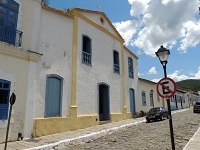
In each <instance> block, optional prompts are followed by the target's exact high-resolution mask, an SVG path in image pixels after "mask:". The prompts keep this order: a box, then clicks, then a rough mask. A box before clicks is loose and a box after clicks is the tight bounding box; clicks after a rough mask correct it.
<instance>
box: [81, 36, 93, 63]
mask: <svg viewBox="0 0 200 150" xmlns="http://www.w3.org/2000/svg"><path fill="white" fill-rule="evenodd" d="M82 48H83V50H82V51H83V55H82V62H83V63H84V64H89V65H90V64H91V63H92V50H91V39H90V38H89V37H88V36H86V35H83V47H82Z"/></svg>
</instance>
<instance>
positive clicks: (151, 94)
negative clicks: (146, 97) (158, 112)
mask: <svg viewBox="0 0 200 150" xmlns="http://www.w3.org/2000/svg"><path fill="white" fill-rule="evenodd" d="M153 92H154V91H153V90H151V91H150V92H149V94H150V100H151V101H152V106H153V108H154V101H153Z"/></svg>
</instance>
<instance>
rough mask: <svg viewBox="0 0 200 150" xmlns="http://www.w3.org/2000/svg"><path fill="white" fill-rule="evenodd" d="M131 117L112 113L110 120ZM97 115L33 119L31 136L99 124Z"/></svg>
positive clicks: (114, 120)
mask: <svg viewBox="0 0 200 150" xmlns="http://www.w3.org/2000/svg"><path fill="white" fill-rule="evenodd" d="M130 118H132V115H131V114H130V113H127V114H124V113H113V114H111V121H112V122H117V121H121V120H125V119H130ZM100 123H101V122H100V121H99V116H98V115H89V116H80V117H53V118H36V119H34V129H33V136H34V137H40V136H45V135H50V134H54V133H60V132H67V131H71V130H78V129H84V128H88V127H92V126H96V125H100Z"/></svg>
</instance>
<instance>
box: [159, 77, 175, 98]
mask: <svg viewBox="0 0 200 150" xmlns="http://www.w3.org/2000/svg"><path fill="white" fill-rule="evenodd" d="M156 89H157V92H158V95H159V96H160V97H162V98H170V97H172V96H173V95H174V94H175V92H176V83H175V82H174V80H172V79H171V78H162V79H161V80H160V81H159V82H158V83H157V86H156Z"/></svg>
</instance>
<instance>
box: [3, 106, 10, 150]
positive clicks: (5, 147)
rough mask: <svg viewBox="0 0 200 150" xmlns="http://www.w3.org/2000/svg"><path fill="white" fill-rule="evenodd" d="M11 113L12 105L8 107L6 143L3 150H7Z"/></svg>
mask: <svg viewBox="0 0 200 150" xmlns="http://www.w3.org/2000/svg"><path fill="white" fill-rule="evenodd" d="M11 112H12V105H10V111H9V116H8V125H7V130H6V141H5V146H4V150H6V149H7V143H8V133H9V127H10V118H11Z"/></svg>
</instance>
